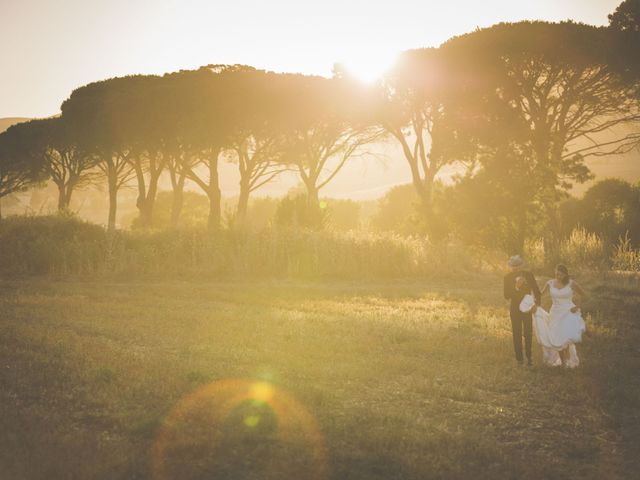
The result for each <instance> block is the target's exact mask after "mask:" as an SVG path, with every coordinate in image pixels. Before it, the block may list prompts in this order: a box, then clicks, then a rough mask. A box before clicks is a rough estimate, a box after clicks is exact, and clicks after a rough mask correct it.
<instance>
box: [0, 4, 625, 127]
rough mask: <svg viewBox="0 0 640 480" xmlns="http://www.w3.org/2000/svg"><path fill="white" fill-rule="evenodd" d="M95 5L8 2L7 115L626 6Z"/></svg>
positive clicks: (349, 58) (385, 52)
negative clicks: (96, 86) (137, 80)
mask: <svg viewBox="0 0 640 480" xmlns="http://www.w3.org/2000/svg"><path fill="white" fill-rule="evenodd" d="M87 3H88V2H84V1H81V0H61V1H59V2H55V3H54V2H46V1H38V0H24V1H17V0H3V2H2V4H3V5H2V15H0V32H1V33H0V54H1V56H2V58H4V59H5V65H4V67H5V74H4V76H3V80H2V83H3V84H2V87H3V88H0V118H2V117H47V116H51V115H54V114H56V113H58V112H59V107H60V104H61V103H62V101H64V100H65V99H66V98H67V97H68V96H69V94H70V93H71V91H72V90H73V89H75V88H77V87H80V86H82V85H85V84H87V83H90V82H93V81H98V80H103V79H106V78H111V77H116V76H123V75H130V74H163V73H166V72H170V71H176V70H180V69H191V68H197V67H199V66H201V65H206V64H210V63H242V64H249V65H252V66H255V67H257V68H264V69H269V70H273V71H290V72H299V73H305V74H319V75H329V74H330V72H331V68H332V66H333V64H334V63H335V62H341V63H344V64H345V65H346V66H347V67H350V68H351V69H352V70H353V71H354V73H355V74H356V75H359V76H361V77H363V78H371V77H373V76H375V75H376V74H377V73H379V72H380V71H381V70H383V69H384V67H385V66H387V65H388V64H389V63H391V62H392V60H393V57H394V56H395V54H397V53H398V52H400V51H402V50H406V49H409V48H419V47H428V46H437V45H439V44H440V43H442V42H443V41H445V40H447V39H448V38H450V37H452V36H454V35H459V34H463V33H466V32H470V31H472V30H474V29H475V28H477V27H487V26H490V25H492V24H495V23H499V22H514V21H520V20H547V21H561V20H567V19H572V20H574V21H578V22H584V23H589V24H593V25H604V24H606V23H607V14H609V13H611V12H612V11H614V10H615V8H616V7H617V5H618V4H619V3H620V2H619V0H565V1H563V2H554V1H552V0H541V1H535V2H534V1H528V2H518V3H515V2H510V1H504V0H491V1H489V2H484V3H482V4H477V3H475V2H472V1H469V0H458V1H450V2H446V3H442V2H437V3H436V2H419V3H418V2H415V1H411V0H398V1H396V2H395V3H394V5H393V8H390V7H388V6H387V3H386V2H375V3H371V2H363V1H352V2H338V1H337V0H327V1H325V2H323V3H322V4H317V3H311V2H294V1H292V0H277V1H274V2H269V3H268V4H264V3H261V2H258V1H257V0H241V1H237V2H233V3H231V2H207V1H205V0H189V1H182V2H178V1H177V0H166V1H162V2H157V1H154V2H152V1H151V0H138V1H135V2H130V1H125V0H112V1H106V0H97V1H93V2H91V5H88V4H87ZM381 32H383V34H381ZM256 39H257V40H256ZM7 67H8V68H7Z"/></svg>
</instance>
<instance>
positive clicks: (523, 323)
mask: <svg viewBox="0 0 640 480" xmlns="http://www.w3.org/2000/svg"><path fill="white" fill-rule="evenodd" d="M518 277H524V279H525V280H526V282H527V285H526V286H525V288H524V289H522V290H517V289H516V278H518ZM531 293H533V296H534V298H535V300H536V304H537V305H539V304H540V289H539V288H538V284H537V283H536V279H535V277H534V276H533V274H532V273H531V272H529V271H527V270H519V271H513V272H509V273H507V275H505V277H504V298H506V299H507V300H511V305H510V306H509V314H510V316H511V331H512V333H513V348H514V350H515V352H516V360H517V361H518V362H522V360H523V359H522V333H523V330H524V348H525V352H526V354H527V360H528V361H529V363H531V336H532V328H531V314H530V313H523V312H521V311H520V302H522V299H523V298H524V296H525V295H526V294H531Z"/></svg>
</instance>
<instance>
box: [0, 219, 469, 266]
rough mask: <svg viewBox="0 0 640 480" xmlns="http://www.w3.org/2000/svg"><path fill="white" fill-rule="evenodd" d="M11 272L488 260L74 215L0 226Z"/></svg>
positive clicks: (393, 245)
mask: <svg viewBox="0 0 640 480" xmlns="http://www.w3.org/2000/svg"><path fill="white" fill-rule="evenodd" d="M0 242H1V244H2V245H3V249H2V252H1V254H0V272H1V273H3V274H92V275H95V274H97V275H118V276H126V277H129V276H132V275H160V276H170V277H173V276H189V275H197V276H199V277H209V278H224V277H229V276H240V277H245V276H246V277H250V278H255V277H277V278H350V279H362V278H398V277H424V276H429V275H433V274H442V275H449V274H456V273H459V272H463V271H469V270H472V269H476V268H479V266H480V265H481V263H480V261H479V260H477V259H476V258H475V257H474V256H473V255H472V254H471V253H470V251H469V250H468V249H467V248H465V247H463V246H461V245H457V244H449V245H445V244H442V245H438V246H436V245H433V244H431V243H429V242H428V241H427V240H426V239H424V238H417V237H401V236H399V235H392V234H367V233H356V232H349V233H341V232H336V231H318V230H312V229H302V228H267V229H264V230H261V231H257V232H254V231H251V230H247V229H239V230H234V229H224V230H219V231H216V232H212V231H209V230H207V229H205V228H191V229H181V230H164V231H155V232H145V231H132V232H127V231H118V232H107V231H105V230H104V229H103V228H101V227H98V226H96V225H92V224H88V223H86V222H83V221H80V220H78V219H77V218H73V217H60V216H51V217H30V218H26V217H12V218H9V219H6V220H4V221H3V222H2V223H1V224H0Z"/></svg>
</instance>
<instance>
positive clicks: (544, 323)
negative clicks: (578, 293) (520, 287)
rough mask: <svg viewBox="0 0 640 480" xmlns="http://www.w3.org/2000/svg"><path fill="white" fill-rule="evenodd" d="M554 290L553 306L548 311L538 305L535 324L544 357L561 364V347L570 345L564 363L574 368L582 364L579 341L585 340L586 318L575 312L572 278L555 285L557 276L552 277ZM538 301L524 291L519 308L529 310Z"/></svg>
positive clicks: (550, 291)
mask: <svg viewBox="0 0 640 480" xmlns="http://www.w3.org/2000/svg"><path fill="white" fill-rule="evenodd" d="M548 285H549V293H550V294H551V300H552V304H551V309H550V310H549V312H548V313H547V312H546V311H545V310H544V309H542V308H540V307H538V308H537V309H536V311H535V313H534V314H533V325H534V327H535V331H536V337H537V338H538V343H539V344H540V345H541V346H542V360H543V362H544V363H545V364H546V365H551V366H554V367H555V366H560V365H562V360H561V358H560V353H559V352H560V351H561V350H564V349H565V348H567V347H568V348H569V358H568V360H567V362H566V364H565V366H566V367H568V368H575V367H577V366H578V365H579V364H580V359H579V358H578V352H577V351H576V346H575V344H576V343H580V341H582V333H583V332H584V330H585V325H584V320H583V319H582V316H581V315H580V313H578V312H576V313H572V312H571V309H572V308H573V307H575V304H574V303H573V289H572V288H571V281H569V283H568V284H567V285H565V286H564V287H562V288H556V287H555V286H554V280H549V282H548ZM534 305H535V301H534V298H533V296H531V295H525V297H524V298H523V299H522V302H521V303H520V311H522V312H528V311H530V310H531V309H532V308H533V306H534Z"/></svg>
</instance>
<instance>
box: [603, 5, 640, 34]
mask: <svg viewBox="0 0 640 480" xmlns="http://www.w3.org/2000/svg"><path fill="white" fill-rule="evenodd" d="M609 26H610V27H611V28H613V29H614V30H619V31H623V32H625V31H631V32H636V33H640V0H624V1H623V2H622V3H621V4H620V5H618V7H617V8H616V10H615V12H613V13H612V14H610V15H609Z"/></svg>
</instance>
